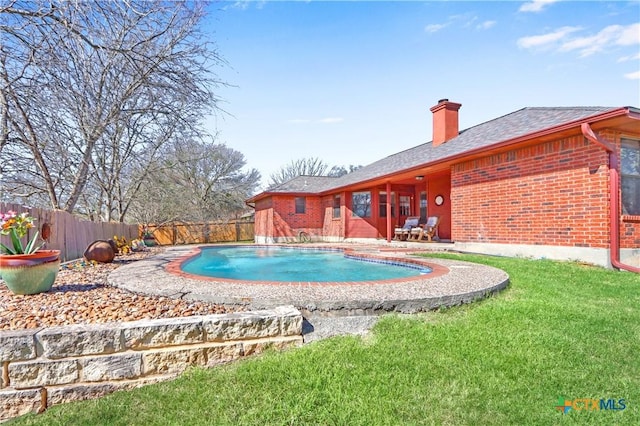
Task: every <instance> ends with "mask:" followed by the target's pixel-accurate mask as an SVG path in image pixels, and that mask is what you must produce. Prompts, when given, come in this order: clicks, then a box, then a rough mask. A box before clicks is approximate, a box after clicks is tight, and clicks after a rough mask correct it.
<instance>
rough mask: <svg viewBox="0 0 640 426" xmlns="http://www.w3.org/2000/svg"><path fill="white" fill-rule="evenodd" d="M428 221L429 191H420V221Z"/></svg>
mask: <svg viewBox="0 0 640 426" xmlns="http://www.w3.org/2000/svg"><path fill="white" fill-rule="evenodd" d="M426 221H427V191H422V192H420V223H425V222H426Z"/></svg>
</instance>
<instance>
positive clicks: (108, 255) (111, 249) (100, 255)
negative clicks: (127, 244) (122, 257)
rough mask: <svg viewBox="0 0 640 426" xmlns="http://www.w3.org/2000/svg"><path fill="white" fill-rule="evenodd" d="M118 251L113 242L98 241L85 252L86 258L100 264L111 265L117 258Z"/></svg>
mask: <svg viewBox="0 0 640 426" xmlns="http://www.w3.org/2000/svg"><path fill="white" fill-rule="evenodd" d="M116 251H117V250H116V248H115V243H114V242H113V240H97V241H94V242H92V243H91V244H89V246H88V247H87V249H86V250H85V251H84V258H85V259H87V260H88V261H95V262H98V263H111V262H113V259H114V258H115V257H116Z"/></svg>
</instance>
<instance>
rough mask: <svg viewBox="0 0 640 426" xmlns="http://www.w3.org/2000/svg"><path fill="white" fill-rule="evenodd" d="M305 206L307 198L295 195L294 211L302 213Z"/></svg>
mask: <svg viewBox="0 0 640 426" xmlns="http://www.w3.org/2000/svg"><path fill="white" fill-rule="evenodd" d="M306 207H307V199H306V198H305V197H296V213H297V214H302V213H304V212H305V210H306Z"/></svg>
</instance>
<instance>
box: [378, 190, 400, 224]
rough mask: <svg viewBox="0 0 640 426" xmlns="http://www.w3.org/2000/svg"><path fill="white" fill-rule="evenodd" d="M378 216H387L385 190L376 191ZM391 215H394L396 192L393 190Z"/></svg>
mask: <svg viewBox="0 0 640 426" xmlns="http://www.w3.org/2000/svg"><path fill="white" fill-rule="evenodd" d="M383 200H384V201H383ZM378 216H379V217H381V218H384V217H387V191H380V192H378ZM391 217H396V193H395V192H394V191H391Z"/></svg>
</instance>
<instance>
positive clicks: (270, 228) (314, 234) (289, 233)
mask: <svg viewBox="0 0 640 426" xmlns="http://www.w3.org/2000/svg"><path fill="white" fill-rule="evenodd" d="M295 199H296V197H295V196H292V195H273V196H271V197H269V198H268V199H265V200H264V201H263V200H260V201H259V202H257V203H256V219H255V220H256V227H255V241H256V242H258V243H280V242H294V241H298V240H300V238H301V233H306V236H305V238H306V237H308V238H309V239H312V240H313V239H320V238H321V237H322V225H323V219H324V209H323V207H322V204H321V201H320V197H317V196H306V197H305V199H306V203H305V213H296V206H295Z"/></svg>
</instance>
